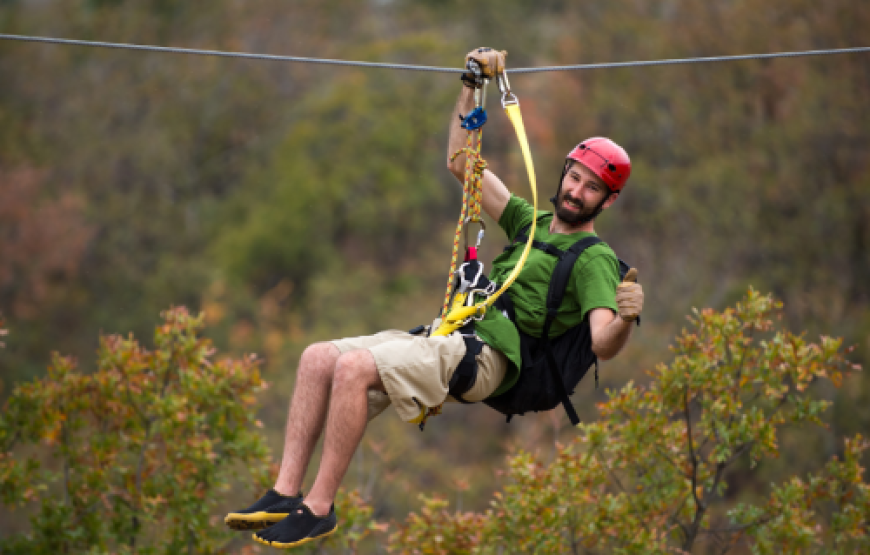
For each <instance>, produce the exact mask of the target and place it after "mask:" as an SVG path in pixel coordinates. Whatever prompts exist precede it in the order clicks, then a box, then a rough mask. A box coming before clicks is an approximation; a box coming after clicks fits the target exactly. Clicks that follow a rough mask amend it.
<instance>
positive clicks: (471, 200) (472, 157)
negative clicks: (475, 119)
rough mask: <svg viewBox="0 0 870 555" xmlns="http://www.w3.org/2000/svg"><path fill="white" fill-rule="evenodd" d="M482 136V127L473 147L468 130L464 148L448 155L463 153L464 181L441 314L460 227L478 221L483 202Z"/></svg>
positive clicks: (446, 306)
mask: <svg viewBox="0 0 870 555" xmlns="http://www.w3.org/2000/svg"><path fill="white" fill-rule="evenodd" d="M482 137H483V128H480V129H478V130H477V148H475V147H474V131H471V130H469V131H468V141H467V143H466V145H465V147H464V148H460V149H459V150H457V151H456V152H454V153H453V155H452V156H451V157H450V161H451V162H452V161H454V160H455V159H456V157H457V156H459V155H460V154H463V153H464V154H465V181H464V183H463V184H462V211H461V212H460V214H459V222H457V224H456V233H455V234H454V236H453V256H452V257H451V259H450V273H448V274H447V291H446V293H444V305H443V306H442V307H441V316H442V317H443V316H445V315H447V311H448V310H450V306H449V304H450V293H451V291H452V289H453V274H454V272H456V261H457V260H458V258H459V240H460V238H461V237H462V228H463V226H465V225H466V221H465V220H466V217H468V223H471V222H479V221H480V208H481V203H482V202H483V193H482V191H481V186H480V180H481V176H482V175H483V170H485V169H486V161H485V160H483V159H482V158H481V157H480V144H481V139H482Z"/></svg>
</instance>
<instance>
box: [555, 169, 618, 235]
mask: <svg viewBox="0 0 870 555" xmlns="http://www.w3.org/2000/svg"><path fill="white" fill-rule="evenodd" d="M608 192H609V189H608V188H607V185H605V184H604V182H603V181H602V180H601V178H600V177H598V176H597V175H595V174H594V173H592V170H590V169H589V168H587V167H586V166H584V165H583V164H580V163H577V162H572V163H571V167H570V168H568V171H567V172H566V173H565V177H564V178H563V179H562V191H561V192H560V193H559V198H558V199H557V200H558V202H557V203H556V216H558V217H559V219H560V220H562V221H563V222H565V223H567V224H576V223H579V222H581V221H583V219H584V218H586V217H589V216H591V215H593V214H594V213H595V212H596V210H598V207H599V206H600V205H601V204H602V203H606V204H605V206H604V208H607V207H608V206H610V204H612V202H613V201H614V200H616V198H615V197H617V196H619V195H618V194H616V193H614V194H612V195H610V198H608V196H607V193H608Z"/></svg>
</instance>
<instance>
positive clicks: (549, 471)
mask: <svg viewBox="0 0 870 555" xmlns="http://www.w3.org/2000/svg"><path fill="white" fill-rule="evenodd" d="M780 307H781V305H779V303H777V302H775V301H774V300H773V299H772V298H771V297H770V296H764V295H760V294H759V293H757V292H756V291H754V290H750V291H749V293H748V295H747V297H745V298H744V300H743V301H742V302H741V303H739V304H738V305H737V306H736V307H735V308H729V309H727V310H725V311H723V312H715V311H713V310H704V311H702V312H695V313H694V315H693V316H692V317H690V318H689V320H690V322H691V324H692V330H691V331H686V330H683V332H682V334H681V335H680V337H678V338H677V342H676V347H674V348H673V351H674V354H675V356H674V360H673V361H672V362H671V363H670V364H660V365H658V366H657V367H656V368H655V370H653V371H651V372H650V375H651V376H652V378H653V381H652V383H651V385H650V386H649V387H646V388H645V387H639V386H636V385H635V384H633V383H628V384H627V385H625V387H623V388H622V389H621V390H619V391H612V392H608V396H609V400H608V401H607V402H605V403H602V404H601V405H600V406H599V412H600V419H599V420H598V421H597V422H594V423H591V424H580V425H579V427H578V428H579V429H578V432H579V435H578V437H577V438H576V440H575V441H574V442H572V443H571V444H570V445H568V446H564V447H563V446H560V447H559V449H558V455H557V457H556V460H555V461H554V462H553V463H552V464H549V465H544V464H542V463H541V462H540V461H539V460H538V458H537V457H536V456H534V455H532V454H530V453H525V452H520V453H519V454H517V455H515V456H513V457H511V458H510V459H509V464H508V467H509V468H508V472H507V476H508V482H507V485H506V486H505V487H504V489H503V491H501V492H498V493H496V494H495V499H494V500H493V501H492V509H490V510H488V511H487V512H486V513H484V514H474V513H465V514H457V515H455V516H451V515H450V514H449V513H448V512H447V511H446V503H445V502H439V501H438V500H434V501H433V500H426V507H425V508H424V509H423V510H422V513H421V515H417V514H412V515H411V516H409V518H408V519H407V520H406V522H405V524H404V525H403V526H402V527H401V528H400V529H399V531H398V532H396V533H394V534H393V535H392V537H391V538H390V549H391V551H392V552H399V553H448V552H450V553H454V552H455V553H502V552H504V553H533V552H534V553H566V552H571V553H579V552H583V553H600V552H605V553H611V552H612V553H666V552H667V553H674V552H692V551H693V550H696V551H699V552H700V551H704V552H706V551H707V550H709V549H711V548H715V551H716V552H720V553H724V552H726V551H728V550H729V549H731V548H732V547H735V546H737V545H740V544H742V545H744V546H745V545H748V546H749V547H750V548H751V549H752V550H753V551H754V552H757V553H778V552H783V551H787V552H810V551H813V550H819V551H825V552H836V553H854V552H860V551H863V552H867V551H868V550H870V537H868V530H867V522H868V517H870V490H868V486H867V484H866V483H865V482H864V477H863V470H864V469H863V468H862V467H861V466H860V464H859V459H860V454H861V452H862V451H864V450H865V449H866V448H867V442H866V441H865V440H864V439H863V438H862V437H861V436H858V437H856V438H854V439H852V440H849V441H847V442H846V446H845V453H844V457H843V460H842V461H840V460H838V459H836V458H835V459H834V460H832V461H831V462H830V463H828V464H827V465H826V466H825V467H824V468H823V469H822V470H821V471H819V472H817V473H814V474H812V475H810V476H809V477H807V478H805V479H802V478H798V477H793V478H791V479H790V480H787V481H786V482H785V483H783V484H781V485H773V486H772V487H771V490H770V492H769V501H767V502H766V503H763V504H761V505H758V506H756V505H752V504H750V503H741V504H732V507H731V508H730V510H729V504H728V502H726V500H725V499H724V495H725V492H726V489H727V487H728V483H727V482H728V480H727V471H728V470H729V469H731V468H732V467H733V466H734V465H735V464H736V463H737V462H738V461H741V460H744V461H745V460H747V459H748V461H749V462H750V466H752V467H754V466H755V465H757V464H758V463H759V462H760V461H762V460H764V459H766V458H770V457H776V456H778V454H779V451H778V443H777V438H778V434H779V432H780V431H781V429H782V427H783V426H784V425H786V424H796V423H801V424H803V423H810V424H815V425H823V424H822V422H821V420H820V415H821V414H822V413H823V411H824V410H825V409H826V408H827V407H828V405H829V403H828V402H827V401H824V400H819V399H816V398H814V397H813V396H812V395H810V394H809V393H808V387H809V386H810V385H811V384H812V383H813V382H815V381H819V380H830V381H831V382H833V383H834V384H835V385H839V384H840V382H841V380H842V377H843V371H844V370H845V369H856V370H857V369H858V367H857V366H853V365H850V364H849V363H848V362H847V361H846V359H845V358H844V354H845V352H848V351H849V350H848V349H846V350H844V349H842V348H841V341H840V340H837V339H832V338H829V337H822V338H821V340H820V342H819V343H817V344H816V343H808V342H807V341H805V340H804V338H803V336H802V335H794V334H792V333H789V332H787V331H780V330H776V329H774V323H773V319H772V317H773V315H774V313H775V312H776V311H777V310H778V309H779V308H780Z"/></svg>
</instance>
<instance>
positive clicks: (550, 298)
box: [541, 235, 601, 426]
mask: <svg viewBox="0 0 870 555" xmlns="http://www.w3.org/2000/svg"><path fill="white" fill-rule="evenodd" d="M600 242H601V239H599V238H598V237H596V236H594V235H593V236H591V237H584V238H583V239H580V240H579V241H577V242H576V243H574V244H573V245H571V247H570V248H569V249H568V250H567V251H566V252H565V256H563V257H561V258H560V259H559V262H557V263H556V268H555V269H554V270H553V276H552V277H551V278H550V287H549V289H548V290H547V318H546V320H544V330H543V333H542V334H541V339H543V348H544V354H545V361H546V365H547V367H548V368H549V369H550V372H551V373H552V376H553V382H554V383H555V384H556V389H557V391H556V393H557V394H558V396H559V400H560V402H561V403H562V406H563V407H565V412H566V413H568V419H569V420H570V421H571V424H572V425H574V426H576V425H577V424H579V423H580V417H579V416H577V411H576V410H574V405H573V404H571V398H570V396H569V395H568V390H567V389H566V388H565V382H564V381H562V375H561V374H560V373H559V368H558V367H557V364H556V357H555V356H553V350H552V349H551V348H550V326H551V325H552V324H553V321H554V320H555V319H556V315H557V314H558V313H559V306H560V305H561V304H562V299H563V297H564V296H565V289H566V288H567V287H568V280H569V279H570V277H571V272H572V271H573V269H574V263H575V262H577V259H578V258H579V257H580V254H581V253H582V252H583V251H584V250H586V249H587V248H589V247H591V246H592V245H595V244H598V243H600Z"/></svg>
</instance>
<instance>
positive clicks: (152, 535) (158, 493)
mask: <svg viewBox="0 0 870 555" xmlns="http://www.w3.org/2000/svg"><path fill="white" fill-rule="evenodd" d="M163 317H164V321H163V323H162V324H161V325H160V326H159V327H158V328H157V331H156V334H155V348H154V349H153V350H148V349H146V348H144V347H142V346H141V345H140V344H139V343H138V342H136V341H135V340H134V339H133V338H132V337H130V338H123V337H120V336H117V335H113V336H108V337H103V338H101V340H100V348H99V358H98V367H97V369H96V371H94V372H92V373H83V372H81V371H79V370H78V369H77V367H76V362H75V361H74V360H72V359H70V358H66V357H62V356H59V355H54V357H53V361H52V364H51V367H50V368H49V372H48V376H47V377H46V378H44V379H40V380H34V381H32V382H29V383H26V384H21V385H19V386H18V387H16V388H15V390H14V391H13V392H12V394H11V396H10V398H9V399H8V401H7V403H6V406H5V407H4V409H3V414H2V416H0V495H2V501H3V503H4V504H6V505H13V506H21V505H24V504H25V503H27V502H35V503H37V504H38V510H37V511H36V513H35V515H34V516H33V517H32V519H31V522H32V531H31V532H30V533H29V534H27V535H23V536H19V537H13V538H10V539H7V540H5V541H4V543H3V544H2V550H3V552H8V553H52V554H53V553H70V552H82V551H91V552H93V551H106V550H109V551H112V552H121V553H123V552H138V553H157V552H165V553H178V552H184V551H187V552H196V553H212V552H215V551H217V550H219V549H220V547H221V546H222V545H223V544H225V543H226V542H227V539H228V533H227V532H226V531H225V530H224V527H223V523H222V522H219V521H216V519H215V517H213V516H212V512H213V510H214V508H215V506H216V504H217V502H218V500H219V493H220V491H221V490H226V489H228V487H229V486H228V484H229V483H230V482H231V481H232V480H233V478H235V477H236V475H237V473H238V471H239V470H240V469H243V470H244V474H243V476H244V475H250V476H251V477H252V478H253V480H254V481H255V482H256V483H258V484H259V485H260V486H267V484H268V478H269V477H268V462H269V461H268V452H267V449H266V447H265V444H264V443H263V441H262V439H261V437H260V436H259V435H258V434H257V433H256V432H255V430H256V426H258V425H259V422H258V421H257V420H256V417H255V408H256V393H257V392H258V391H259V390H261V389H262V388H264V387H265V385H266V384H265V383H264V382H263V381H262V379H261V378H260V374H259V371H258V369H257V366H258V361H257V360H256V358H255V357H254V356H253V355H252V356H246V357H244V358H242V359H239V360H231V359H223V360H217V361H216V360H213V358H212V357H213V354H214V349H213V348H212V346H211V343H210V341H209V340H207V339H203V338H201V337H198V336H197V332H198V331H199V329H200V328H201V327H202V317H193V316H191V315H190V314H188V312H187V311H186V310H185V309H183V308H176V309H172V310H169V311H167V312H165V313H164V314H163ZM39 443H41V444H42V445H43V447H41V448H33V447H31V448H27V447H26V445H27V444H32V445H36V444H39ZM13 448H17V449H16V451H15V453H14V454H13V451H12V450H13ZM22 453H27V454H26V455H23V454H22Z"/></svg>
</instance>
